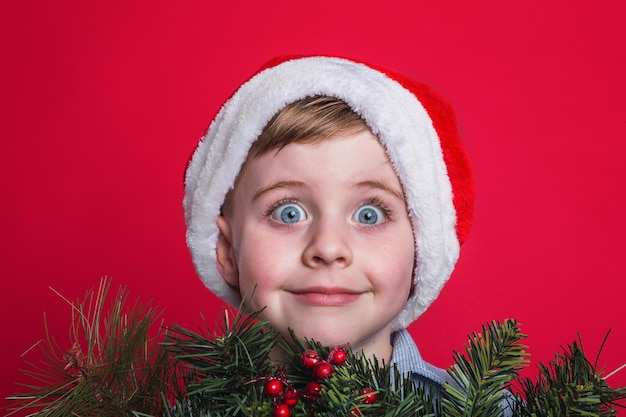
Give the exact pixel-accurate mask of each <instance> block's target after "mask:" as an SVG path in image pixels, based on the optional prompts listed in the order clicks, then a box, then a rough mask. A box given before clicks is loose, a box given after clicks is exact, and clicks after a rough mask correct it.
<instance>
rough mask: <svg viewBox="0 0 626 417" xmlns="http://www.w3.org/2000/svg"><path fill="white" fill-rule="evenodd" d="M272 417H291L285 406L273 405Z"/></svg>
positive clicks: (288, 409)
mask: <svg viewBox="0 0 626 417" xmlns="http://www.w3.org/2000/svg"><path fill="white" fill-rule="evenodd" d="M272 414H273V415H274V417H289V416H290V415H291V409H290V408H289V406H288V405H286V404H276V405H274V412H273V413H272Z"/></svg>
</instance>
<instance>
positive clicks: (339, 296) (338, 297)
mask: <svg viewBox="0 0 626 417" xmlns="http://www.w3.org/2000/svg"><path fill="white" fill-rule="evenodd" d="M290 292H291V293H292V294H293V295H294V296H295V297H296V299H297V300H299V301H300V302H301V303H303V304H309V305H313V306H343V305H346V304H350V303H353V302H355V301H356V300H358V299H359V298H360V297H361V295H362V293H361V292H359V291H354V290H351V289H348V288H339V287H311V288H304V289H301V290H292V291H290Z"/></svg>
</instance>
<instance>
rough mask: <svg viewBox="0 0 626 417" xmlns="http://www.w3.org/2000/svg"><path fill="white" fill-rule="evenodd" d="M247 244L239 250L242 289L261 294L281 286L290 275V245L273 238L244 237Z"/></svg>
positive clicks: (238, 263) (238, 258)
mask: <svg viewBox="0 0 626 417" xmlns="http://www.w3.org/2000/svg"><path fill="white" fill-rule="evenodd" d="M244 241H245V244H243V245H241V246H240V247H239V248H238V250H237V255H236V256H237V266H238V268H239V285H240V291H241V292H242V294H243V292H244V291H245V292H246V293H248V294H250V293H251V292H253V291H254V293H255V294H258V295H259V296H261V294H262V293H263V292H265V291H268V290H273V289H276V288H279V287H280V286H281V285H282V284H283V280H284V277H285V276H288V275H289V268H288V265H290V262H287V257H288V256H293V253H291V254H290V252H293V250H292V251H285V248H286V247H287V248H288V247H289V246H288V245H282V244H280V242H272V241H271V239H244Z"/></svg>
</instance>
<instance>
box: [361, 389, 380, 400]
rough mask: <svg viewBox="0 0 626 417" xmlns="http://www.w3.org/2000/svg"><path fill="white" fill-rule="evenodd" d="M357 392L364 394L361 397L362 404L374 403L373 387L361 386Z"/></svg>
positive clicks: (374, 393) (375, 396) (374, 391)
mask: <svg viewBox="0 0 626 417" xmlns="http://www.w3.org/2000/svg"><path fill="white" fill-rule="evenodd" d="M359 394H360V395H361V396H363V395H364V396H365V397H363V399H362V400H361V401H362V402H363V403H364V404H374V403H375V402H376V398H377V395H376V390H375V389H373V388H363V389H362V390H361V391H360V392H359Z"/></svg>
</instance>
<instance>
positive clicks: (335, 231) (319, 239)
mask: <svg viewBox="0 0 626 417" xmlns="http://www.w3.org/2000/svg"><path fill="white" fill-rule="evenodd" d="M348 240H349V231H347V230H345V227H343V225H341V224H340V222H332V221H329V220H320V221H318V222H316V223H315V224H313V225H311V229H310V234H309V241H308V243H307V246H306V248H305V250H304V253H303V254H302V257H303V259H302V261H303V262H304V264H305V265H307V266H308V267H310V268H319V267H322V266H338V267H342V268H344V267H346V266H348V265H350V264H351V263H352V249H351V247H350V244H349V241H348Z"/></svg>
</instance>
